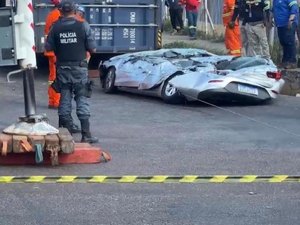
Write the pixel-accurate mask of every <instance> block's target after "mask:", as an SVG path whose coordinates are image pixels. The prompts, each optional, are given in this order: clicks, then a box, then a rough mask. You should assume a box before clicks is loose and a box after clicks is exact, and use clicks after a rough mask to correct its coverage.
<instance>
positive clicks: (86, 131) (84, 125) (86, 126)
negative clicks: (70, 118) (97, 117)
mask: <svg viewBox="0 0 300 225" xmlns="http://www.w3.org/2000/svg"><path fill="white" fill-rule="evenodd" d="M80 123H81V134H82V138H81V142H85V143H97V142H98V141H99V140H98V138H96V137H93V136H92V135H91V132H90V122H89V120H88V119H84V120H80Z"/></svg>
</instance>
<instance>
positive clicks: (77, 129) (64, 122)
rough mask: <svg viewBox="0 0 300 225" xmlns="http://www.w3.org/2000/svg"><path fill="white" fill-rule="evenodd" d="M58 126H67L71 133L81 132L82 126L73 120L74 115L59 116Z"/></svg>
mask: <svg viewBox="0 0 300 225" xmlns="http://www.w3.org/2000/svg"><path fill="white" fill-rule="evenodd" d="M58 127H64V128H67V129H68V130H69V132H70V134H76V133H80V132H81V129H80V127H79V126H78V125H76V124H75V123H74V122H73V118H72V116H70V117H69V119H66V118H59V120H58Z"/></svg>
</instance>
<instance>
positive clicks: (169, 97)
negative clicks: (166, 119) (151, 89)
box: [161, 77, 185, 104]
mask: <svg viewBox="0 0 300 225" xmlns="http://www.w3.org/2000/svg"><path fill="white" fill-rule="evenodd" d="M172 78H173V77H172ZM172 78H169V79H167V80H166V81H165V83H164V86H163V88H162V90H161V97H162V99H163V100H164V101H165V102H166V103H168V104H181V103H183V102H184V100H185V98H184V96H182V95H181V94H180V92H179V91H178V90H177V88H176V87H174V86H173V85H172V84H171V83H170V82H169V81H170V80H171V79H172Z"/></svg>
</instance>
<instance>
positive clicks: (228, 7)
mask: <svg viewBox="0 0 300 225" xmlns="http://www.w3.org/2000/svg"><path fill="white" fill-rule="evenodd" d="M234 5H235V0H224V5H223V25H224V26H225V46H226V49H227V50H228V54H229V55H234V56H241V48H242V46H241V33H240V27H239V22H238V20H235V21H233V22H234V23H232V22H231V19H232V16H233V12H234Z"/></svg>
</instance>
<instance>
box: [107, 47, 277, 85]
mask: <svg viewBox="0 0 300 225" xmlns="http://www.w3.org/2000/svg"><path fill="white" fill-rule="evenodd" d="M229 62H230V63H229ZM103 65H104V66H105V67H107V68H108V67H110V66H114V67H115V68H116V79H115V84H116V85H117V86H126V87H136V88H138V89H151V88H153V87H155V86H157V85H159V84H161V83H162V82H163V81H165V80H166V79H168V78H169V77H170V76H172V75H174V74H186V73H192V72H204V73H205V72H214V71H216V70H232V71H234V70H240V69H243V68H249V67H255V66H260V65H266V66H268V67H270V69H271V70H272V69H273V70H274V69H276V66H275V65H274V63H273V62H272V61H271V60H269V59H266V58H262V57H241V58H235V57H234V56H228V55H224V56H219V55H215V54H212V53H210V52H208V51H206V50H202V49H193V48H172V49H160V50H154V51H143V52H136V53H127V54H123V55H119V56H115V57H112V58H111V59H110V60H108V61H105V62H104V63H103Z"/></svg>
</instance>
